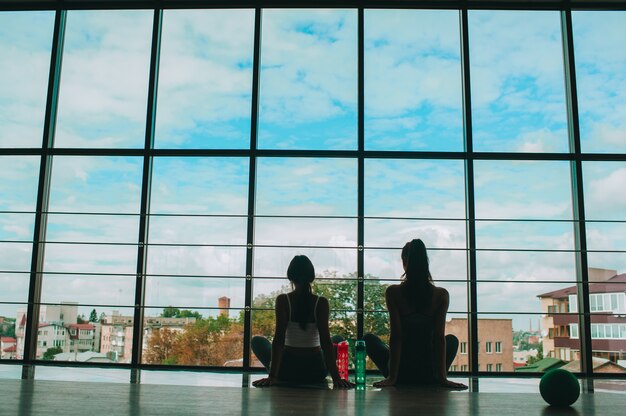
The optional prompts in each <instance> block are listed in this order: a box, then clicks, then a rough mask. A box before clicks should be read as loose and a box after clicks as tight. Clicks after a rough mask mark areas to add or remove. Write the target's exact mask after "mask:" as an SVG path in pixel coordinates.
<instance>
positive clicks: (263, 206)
mask: <svg viewBox="0 0 626 416" xmlns="http://www.w3.org/2000/svg"><path fill="white" fill-rule="evenodd" d="M356 175H357V163H356V160H351V159H311V158H291V159H286V158H261V159H259V160H258V161H257V201H256V213H257V214H258V215H289V216H301V215H314V216H356V211H357V195H356V194H357V177H356Z"/></svg>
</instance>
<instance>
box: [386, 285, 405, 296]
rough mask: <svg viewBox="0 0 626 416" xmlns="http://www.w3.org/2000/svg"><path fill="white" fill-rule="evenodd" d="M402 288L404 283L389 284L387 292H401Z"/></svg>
mask: <svg viewBox="0 0 626 416" xmlns="http://www.w3.org/2000/svg"><path fill="white" fill-rule="evenodd" d="M401 290H402V284H401V283H399V284H397V285H389V286H387V289H385V293H387V294H394V293H397V292H400V291H401Z"/></svg>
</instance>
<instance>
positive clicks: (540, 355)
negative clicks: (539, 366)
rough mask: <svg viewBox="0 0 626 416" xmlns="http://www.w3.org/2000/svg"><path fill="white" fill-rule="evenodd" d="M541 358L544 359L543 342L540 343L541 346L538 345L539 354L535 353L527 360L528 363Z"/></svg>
mask: <svg viewBox="0 0 626 416" xmlns="http://www.w3.org/2000/svg"><path fill="white" fill-rule="evenodd" d="M540 360H543V344H539V346H538V347H537V355H535V356H534V357H528V360H526V365H531V364H534V363H536V362H537V361H540Z"/></svg>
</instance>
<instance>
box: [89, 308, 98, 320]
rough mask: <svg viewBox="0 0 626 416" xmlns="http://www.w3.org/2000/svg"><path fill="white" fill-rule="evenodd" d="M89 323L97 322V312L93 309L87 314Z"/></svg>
mask: <svg viewBox="0 0 626 416" xmlns="http://www.w3.org/2000/svg"><path fill="white" fill-rule="evenodd" d="M89 322H98V312H96V310H95V309H92V310H91V313H90V314H89Z"/></svg>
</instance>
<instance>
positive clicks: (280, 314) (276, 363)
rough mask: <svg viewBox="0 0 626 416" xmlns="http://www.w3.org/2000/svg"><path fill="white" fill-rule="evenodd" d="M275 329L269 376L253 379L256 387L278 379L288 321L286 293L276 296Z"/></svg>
mask: <svg viewBox="0 0 626 416" xmlns="http://www.w3.org/2000/svg"><path fill="white" fill-rule="evenodd" d="M274 309H275V311H276V329H275V330H274V340H273V341H272V361H271V363H270V374H269V377H267V378H263V379H260V380H257V381H255V382H254V383H253V384H254V386H256V387H265V386H271V385H272V384H275V383H276V382H277V381H278V372H279V370H280V363H281V361H282V356H283V349H284V348H285V333H286V332H287V323H288V322H289V307H288V306H287V295H285V294H283V295H278V297H277V298H276V306H275V308H274Z"/></svg>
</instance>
